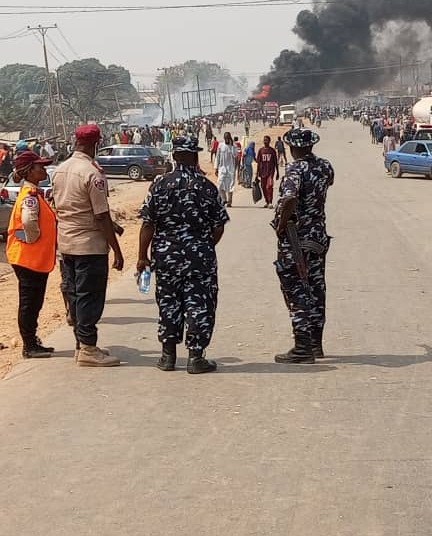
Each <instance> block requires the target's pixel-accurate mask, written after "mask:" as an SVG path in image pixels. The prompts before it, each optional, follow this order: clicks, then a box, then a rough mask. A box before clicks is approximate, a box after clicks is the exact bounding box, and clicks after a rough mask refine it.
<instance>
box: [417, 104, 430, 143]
mask: <svg viewBox="0 0 432 536" xmlns="http://www.w3.org/2000/svg"><path fill="white" fill-rule="evenodd" d="M413 117H414V125H413V129H414V131H415V135H414V139H416V140H432V96H430V97H423V98H422V99H420V100H419V101H418V102H417V103H416V104H415V105H414V106H413Z"/></svg>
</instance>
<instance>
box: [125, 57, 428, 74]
mask: <svg viewBox="0 0 432 536" xmlns="http://www.w3.org/2000/svg"><path fill="white" fill-rule="evenodd" d="M429 61H430V60H428V59H425V60H418V61H415V62H411V63H405V64H403V65H402V67H414V66H417V65H422V64H424V63H427V62H429ZM399 67H400V63H399V62H397V63H396V62H395V63H386V64H381V65H376V64H375V65H369V66H367V65H352V66H347V67H334V68H331V69H311V70H308V71H304V70H303V71H291V72H289V73H287V76H312V75H339V74H351V73H362V72H372V71H380V70H385V69H392V68H399ZM272 72H273V71H272V70H271V69H270V71H269V72H268V73H267V74H270V75H271V73H272ZM230 74H231V75H232V76H249V77H253V76H261V75H263V74H264V73H263V72H231V73H230ZM131 75H132V76H136V77H142V78H147V77H148V78H150V77H156V76H157V73H135V72H133V73H131Z"/></svg>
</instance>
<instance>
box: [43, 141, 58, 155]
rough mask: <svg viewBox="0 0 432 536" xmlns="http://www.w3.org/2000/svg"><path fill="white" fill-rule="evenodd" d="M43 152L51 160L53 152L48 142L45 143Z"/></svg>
mask: <svg viewBox="0 0 432 536" xmlns="http://www.w3.org/2000/svg"><path fill="white" fill-rule="evenodd" d="M43 150H44V152H45V154H46V156H47V157H48V158H52V157H53V156H54V155H55V151H54V149H53V147H52V145H51V144H50V142H49V141H48V140H47V141H46V142H45V144H44V147H43Z"/></svg>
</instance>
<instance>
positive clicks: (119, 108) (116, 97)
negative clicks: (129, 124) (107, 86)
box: [114, 90, 123, 123]
mask: <svg viewBox="0 0 432 536" xmlns="http://www.w3.org/2000/svg"><path fill="white" fill-rule="evenodd" d="M114 97H115V101H116V103H117V110H118V113H119V116H120V121H121V122H122V123H123V114H122V111H121V106H120V102H119V98H118V95H117V91H116V90H114Z"/></svg>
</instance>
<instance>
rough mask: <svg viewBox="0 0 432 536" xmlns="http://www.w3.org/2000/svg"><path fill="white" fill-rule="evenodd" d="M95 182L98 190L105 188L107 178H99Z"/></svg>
mask: <svg viewBox="0 0 432 536" xmlns="http://www.w3.org/2000/svg"><path fill="white" fill-rule="evenodd" d="M93 184H94V185H95V186H96V188H97V189H98V190H105V179H102V178H97V179H95V180H94V181H93Z"/></svg>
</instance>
